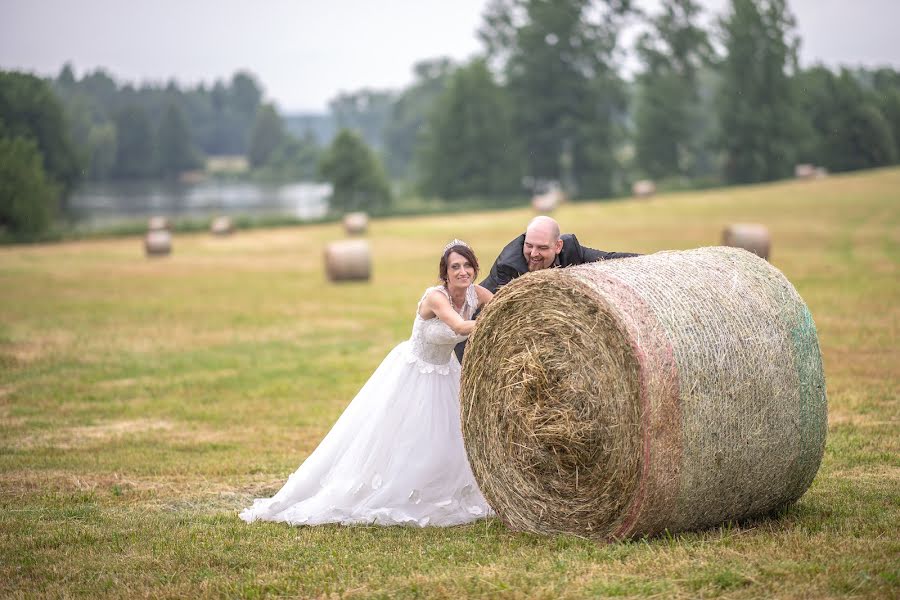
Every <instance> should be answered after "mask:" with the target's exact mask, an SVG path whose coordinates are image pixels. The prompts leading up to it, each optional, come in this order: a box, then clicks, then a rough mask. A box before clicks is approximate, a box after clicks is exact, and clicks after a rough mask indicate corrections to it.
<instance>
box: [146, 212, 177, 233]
mask: <svg viewBox="0 0 900 600" xmlns="http://www.w3.org/2000/svg"><path fill="white" fill-rule="evenodd" d="M147 231H172V221H171V220H169V217H163V216H160V215H157V216H154V217H150V219H148V220H147Z"/></svg>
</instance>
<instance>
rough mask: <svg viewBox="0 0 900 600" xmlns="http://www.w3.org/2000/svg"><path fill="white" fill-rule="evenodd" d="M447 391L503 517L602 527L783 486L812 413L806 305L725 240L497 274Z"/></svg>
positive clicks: (636, 527)
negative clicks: (499, 278)
mask: <svg viewBox="0 0 900 600" xmlns="http://www.w3.org/2000/svg"><path fill="white" fill-rule="evenodd" d="M461 404H462V423H463V436H464V440H465V445H466V450H467V453H468V456H469V462H470V463H471V466H472V470H473V472H474V474H475V477H476V479H477V481H478V484H479V486H480V487H481V491H482V492H483V493H484V496H485V498H487V500H488V502H489V503H490V505H491V506H492V507H493V508H494V510H496V511H497V514H498V515H499V516H500V518H501V519H502V520H503V521H504V522H505V523H506V524H507V525H508V526H509V527H510V528H512V529H515V530H523V531H532V532H537V533H569V534H575V535H579V536H586V537H590V538H594V539H599V540H609V539H619V538H624V537H633V536H640V535H653V534H657V533H659V532H663V531H665V530H668V531H670V532H676V531H682V530H688V529H697V528H703V527H709V526H714V525H717V524H720V523H723V522H726V521H730V520H740V519H744V518H748V517H753V516H757V515H763V514H767V513H770V512H771V511H773V510H776V509H778V508H780V507H783V506H785V505H787V504H789V503H791V502H794V501H795V500H797V499H798V498H799V497H800V496H801V495H802V494H803V493H804V492H805V491H806V489H807V488H808V487H809V485H810V483H811V482H812V480H813V477H814V476H815V474H816V471H817V470H818V467H819V463H820V462H821V458H822V453H823V450H824V444H825V433H826V429H827V414H826V413H827V409H826V397H825V380H824V375H823V372H822V358H821V354H820V351H819V344H818V338H817V336H816V329H815V325H814V324H813V321H812V317H811V316H810V313H809V311H808V310H807V307H806V305H805V304H804V303H803V300H802V299H801V298H800V296H799V295H798V294H797V291H796V290H795V289H794V288H793V286H791V284H790V283H789V282H788V281H787V279H785V277H784V276H783V275H782V274H781V273H780V272H779V271H778V270H777V269H775V268H774V267H772V266H771V265H769V264H768V263H767V262H766V261H763V260H761V259H759V258H758V257H756V256H754V255H753V254H751V253H749V252H746V251H744V250H740V249H735V248H722V247H718V248H701V249H697V250H690V251H684V252H661V253H658V254H653V255H648V256H642V257H636V258H629V259H623V260H610V261H603V262H598V263H593V264H587V265H582V266H577V267H570V268H566V269H546V270H543V271H538V272H535V273H531V274H527V275H525V276H522V277H520V278H518V279H516V280H514V281H513V282H511V283H509V284H508V285H506V286H505V287H504V288H502V289H501V290H500V291H499V292H498V293H497V295H496V297H495V298H494V300H493V302H491V304H489V305H488V306H487V307H486V308H485V310H484V311H483V313H482V315H481V317H480V320H479V324H478V326H477V328H476V330H475V332H474V334H473V335H472V336H471V338H470V339H469V343H468V348H467V350H466V356H465V361H464V362H463V376H462V385H461Z"/></svg>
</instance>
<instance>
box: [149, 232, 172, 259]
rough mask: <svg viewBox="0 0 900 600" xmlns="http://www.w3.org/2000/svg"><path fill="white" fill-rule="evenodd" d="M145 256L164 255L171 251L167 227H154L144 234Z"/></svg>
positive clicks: (170, 237)
mask: <svg viewBox="0 0 900 600" xmlns="http://www.w3.org/2000/svg"><path fill="white" fill-rule="evenodd" d="M144 252H146V254H147V256H166V255H167V254H169V253H171V252H172V234H171V233H170V232H169V230H167V229H154V230H152V231H148V232H147V235H145V236H144Z"/></svg>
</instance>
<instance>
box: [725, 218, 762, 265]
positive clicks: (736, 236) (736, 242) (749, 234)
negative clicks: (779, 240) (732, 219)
mask: <svg viewBox="0 0 900 600" xmlns="http://www.w3.org/2000/svg"><path fill="white" fill-rule="evenodd" d="M722 245H723V246H731V247H733V248H743V249H744V250H748V251H750V252H752V253H753V254H755V255H757V256H758V257H760V258H764V259H766V260H769V252H770V251H771V250H772V236H770V235H769V229H768V228H767V227H766V226H765V225H759V224H757V223H734V224H732V225H728V226H727V227H725V229H724V230H723V231H722Z"/></svg>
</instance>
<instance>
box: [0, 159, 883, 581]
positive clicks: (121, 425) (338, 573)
mask: <svg viewBox="0 0 900 600" xmlns="http://www.w3.org/2000/svg"><path fill="white" fill-rule="evenodd" d="M556 216H557V217H558V219H559V220H560V222H561V223H562V225H563V228H564V229H565V230H567V231H574V232H576V233H577V234H578V237H579V240H581V241H582V243H585V244H587V245H589V246H592V247H596V248H601V249H605V250H632V251H637V252H644V253H648V252H654V251H657V250H664V249H678V248H692V247H696V246H704V245H715V244H717V243H718V241H719V236H720V232H721V230H722V228H723V226H724V225H725V224H727V223H729V222H733V221H751V222H761V223H765V224H767V225H768V226H769V227H770V229H771V232H772V236H773V250H772V258H771V260H772V263H773V264H774V265H775V266H776V267H778V268H779V269H781V270H782V271H783V272H784V273H785V274H786V275H787V277H788V279H790V280H791V281H792V282H793V284H794V285H795V286H796V287H797V289H798V290H799V292H800V294H801V295H802V296H803V298H804V299H805V300H806V302H807V303H808V305H809V307H810V309H811V311H812V314H813V317H814V318H815V320H816V324H817V326H818V330H819V336H820V342H821V346H822V351H823V354H824V362H825V373H826V378H827V386H828V400H829V432H828V441H827V447H826V450H825V457H824V460H823V463H822V467H821V469H820V471H819V474H818V476H817V477H816V480H815V482H814V483H813V485H812V488H811V489H810V490H809V491H808V492H807V493H806V494H805V495H804V496H803V497H802V498H801V500H800V501H799V503H797V504H796V505H795V506H794V507H792V508H790V509H789V510H788V511H787V512H786V513H784V514H782V515H779V516H778V517H776V518H771V519H762V520H757V521H754V522H750V523H741V524H732V525H728V526H724V527H721V528H718V529H714V530H708V531H703V532H697V533H688V534H681V535H675V536H664V537H661V538H654V539H647V540H636V541H628V542H622V543H617V544H611V545H597V544H594V543H591V542H588V541H585V540H582V539H579V538H575V537H566V536H559V537H541V536H536V535H529V534H521V533H515V532H511V531H508V530H507V529H506V528H505V527H504V526H503V525H502V524H501V523H500V522H499V521H498V520H489V521H482V522H479V523H476V524H474V525H470V526H464V527H457V528H449V529H435V528H427V529H424V530H419V529H409V528H377V527H354V528H343V527H339V526H327V527H316V528H292V527H288V526H285V525H281V524H269V523H255V524H253V525H246V524H245V523H243V522H242V521H240V520H239V519H238V518H237V511H238V510H239V509H240V508H242V507H244V506H246V505H247V504H248V503H249V502H250V501H251V499H252V498H254V497H259V496H265V495H270V494H271V493H274V492H275V491H276V490H277V489H278V488H279V487H280V485H281V483H282V482H283V481H284V479H285V478H286V476H287V475H288V474H289V473H290V472H292V471H293V470H294V469H295V468H296V467H297V465H298V464H299V463H300V461H301V460H302V459H303V458H304V457H305V456H306V455H307V454H308V453H309V452H310V451H311V450H312V449H313V448H314V447H315V445H316V444H317V442H318V441H319V440H320V439H321V437H322V436H323V435H324V434H325V433H326V432H327V430H328V428H329V426H330V425H331V423H332V422H333V421H334V419H335V418H336V417H337V416H338V415H339V414H340V412H341V411H342V409H343V408H344V406H346V404H347V402H349V400H350V399H351V398H352V397H353V395H354V394H355V392H356V391H357V390H358V388H359V387H360V386H361V385H362V384H363V383H364V382H365V380H366V379H367V377H368V376H369V374H371V372H372V371H373V370H374V369H375V367H376V366H377V365H378V363H379V362H380V361H381V359H382V358H383V357H384V356H385V355H386V354H387V352H388V351H389V350H390V348H391V347H393V345H395V344H396V343H398V342H400V341H402V340H404V339H406V337H407V336H408V335H409V331H410V328H411V324H412V317H413V311H414V307H415V303H416V301H417V300H418V299H419V296H420V294H421V292H422V290H423V289H424V288H425V287H427V286H428V285H432V283H433V282H434V281H435V279H436V277H437V260H438V257H439V253H440V251H441V248H442V247H443V245H444V244H445V243H446V241H448V240H449V239H451V238H453V237H460V238H463V239H465V240H467V241H468V242H469V243H470V244H472V245H473V246H474V248H475V250H476V252H477V253H478V254H479V257H480V259H481V260H482V266H483V267H484V268H488V267H489V266H490V263H491V261H492V260H493V259H494V257H495V256H496V255H497V252H498V251H499V250H500V248H501V247H502V246H503V245H504V244H505V243H506V242H507V241H509V240H510V239H511V238H513V237H514V236H516V235H518V234H519V233H520V232H521V231H522V230H523V228H524V225H525V223H526V222H527V221H528V219H529V218H530V217H531V213H530V212H529V211H527V210H525V209H521V210H509V211H503V212H495V213H478V214H469V215H462V214H459V215H453V216H450V217H446V216H445V217H439V216H431V217H422V218H403V219H387V220H377V221H375V222H373V223H372V224H371V228H370V233H369V239H370V240H371V243H372V249H373V254H374V277H373V280H372V281H371V282H370V283H368V284H359V283H353V284H342V285H330V284H328V283H327V282H326V280H325V277H324V274H323V271H322V251H323V246H324V244H325V243H326V242H328V241H330V240H333V239H336V238H340V237H342V233H341V231H340V229H339V226H338V225H337V224H327V225H315V226H307V227H295V228H282V229H277V230H254V231H247V232H238V233H237V234H236V235H235V236H233V237H231V238H228V239H216V238H211V237H209V236H208V235H205V234H202V233H197V234H189V235H179V236H177V237H176V239H175V241H174V252H173V254H172V256H170V257H168V258H163V259H156V260H148V259H146V258H144V256H143V250H142V245H141V240H140V239H139V238H136V237H135V238H122V239H116V240H96V241H85V242H74V243H64V244H58V245H41V246H15V247H3V248H0V596H4V597H17V596H21V597H36V596H37V597H41V596H52V597H59V596H69V595H85V596H101V597H103V596H107V597H143V596H152V597H182V598H190V597H205V596H230V597H237V596H241V597H251V598H253V597H264V596H316V597H317V596H334V597H357V596H359V597H391V598H393V597H399V598H413V597H423V596H424V597H445V598H457V597H463V596H472V597H476V596H478V597H503V598H526V597H527V598H532V597H534V598H582V597H604V596H616V597H663V598H670V597H675V598H678V597H683V598H687V597H728V598H758V597H766V596H779V597H788V598H790V597H796V598H810V597H900V533H898V524H900V405H898V389H900V383H898V376H900V348H898V316H900V279H898V272H900V269H898V262H900V170H897V169H895V170H884V171H874V172H868V173H864V174H855V175H849V176H842V177H836V176H833V177H830V178H828V179H826V180H822V181H814V182H790V183H778V184H772V185H764V186H755V187H746V188H729V189H723V190H711V191H706V192H702V193H681V194H673V195H666V196H659V197H657V198H655V199H653V200H651V201H630V200H629V201H615V202H609V203H590V204H574V205H566V206H564V207H562V208H561V209H560V210H559V211H558V213H557V214H556Z"/></svg>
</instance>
